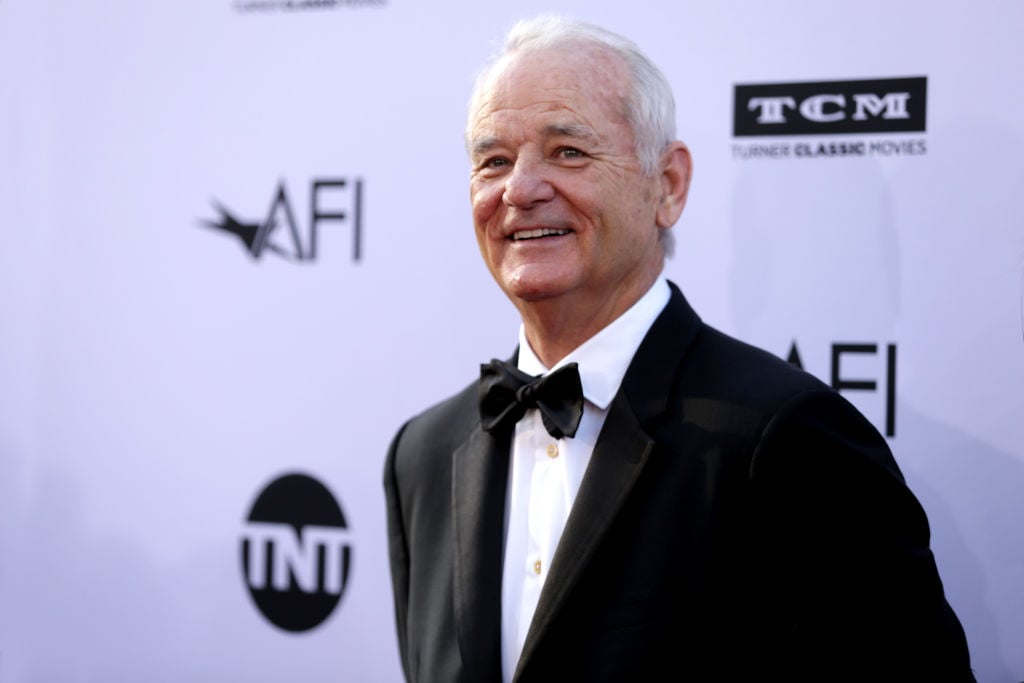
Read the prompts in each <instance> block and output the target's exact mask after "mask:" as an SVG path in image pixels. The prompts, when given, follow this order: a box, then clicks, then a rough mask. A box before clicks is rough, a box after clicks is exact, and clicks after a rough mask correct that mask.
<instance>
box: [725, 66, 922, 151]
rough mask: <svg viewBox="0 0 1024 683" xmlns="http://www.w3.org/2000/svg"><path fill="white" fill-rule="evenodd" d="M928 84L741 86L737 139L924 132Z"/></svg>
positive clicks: (895, 80) (736, 107)
mask: <svg viewBox="0 0 1024 683" xmlns="http://www.w3.org/2000/svg"><path fill="white" fill-rule="evenodd" d="M926 91H927V79H926V78H924V77H919V78H890V79H883V80H872V81H828V82H819V83H774V84H760V85H737V86H736V89H735V102H734V116H735V118H734V131H733V132H734V134H735V135H736V136H744V135H817V134H833V133H892V132H906V131H924V129H925V104H926V103H925V95H926Z"/></svg>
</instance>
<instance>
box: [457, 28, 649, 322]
mask: <svg viewBox="0 0 1024 683" xmlns="http://www.w3.org/2000/svg"><path fill="white" fill-rule="evenodd" d="M628 88H629V85H628V80H627V74H626V70H625V67H624V66H623V65H622V64H621V62H620V61H619V59H618V58H617V57H616V56H614V55H613V54H611V53H609V52H607V51H604V50H600V49H597V48H593V47H584V48H578V49H574V50H566V49H551V50H544V51H540V52H532V53H527V54H523V55H517V56H513V57H512V58H511V59H510V60H509V61H507V62H506V63H504V64H503V65H500V66H499V67H498V68H497V70H496V71H495V73H494V74H493V75H492V76H491V78H490V80H489V82H488V83H487V84H486V85H485V86H484V88H483V90H482V91H481V95H480V97H479V99H478V100H477V102H476V103H475V108H474V110H473V111H472V113H471V118H470V122H469V143H470V158H471V163H472V174H471V182H470V196H471V199H472V203H473V222H474V225H475V228H476V237H477V241H478V242H479V245H480V251H481V253H482V254H483V257H484V261H485V262H486V263H487V267H488V269H489V270H490V271H491V274H492V275H493V276H494V278H495V280H497V282H498V284H499V285H500V286H501V288H502V289H503V290H504V291H505V293H506V295H508V296H509V298H510V299H511V300H512V302H513V303H514V304H516V305H517V306H519V307H521V306H523V305H524V304H525V303H528V302H537V301H541V300H549V299H551V298H552V297H563V299H562V301H564V302H565V303H567V304H570V305H573V306H582V307H584V309H586V307H589V308H590V310H598V309H599V308H601V307H607V306H609V305H614V302H616V301H625V300H627V299H633V300H635V299H636V298H638V297H639V296H640V295H642V294H643V292H644V291H645V289H646V288H647V286H649V285H650V283H651V282H652V281H653V279H654V277H655V276H656V275H657V273H658V272H660V269H661V266H662V262H663V255H662V251H661V246H660V244H659V242H658V226H657V225H656V213H657V205H658V202H659V197H660V181H659V179H658V174H654V175H650V176H648V175H645V174H644V173H643V172H642V170H641V166H640V162H639V160H638V158H637V156H636V150H635V145H634V137H633V131H632V128H631V126H630V125H629V124H628V123H627V121H626V118H625V102H626V99H627V94H628ZM666 227H667V226H666ZM629 303H632V302H631V301H630V302H629Z"/></svg>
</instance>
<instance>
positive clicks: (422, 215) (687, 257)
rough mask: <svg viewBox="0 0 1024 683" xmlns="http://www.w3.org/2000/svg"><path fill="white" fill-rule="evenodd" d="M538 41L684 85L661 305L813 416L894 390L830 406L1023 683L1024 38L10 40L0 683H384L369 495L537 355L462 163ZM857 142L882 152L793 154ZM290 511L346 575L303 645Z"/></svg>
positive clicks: (1, 105) (150, 22)
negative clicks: (306, 485) (272, 590)
mask: <svg viewBox="0 0 1024 683" xmlns="http://www.w3.org/2000/svg"><path fill="white" fill-rule="evenodd" d="M542 10H557V11H562V12H565V13H568V14H571V15H573V16H577V17H580V18H584V19H588V20H592V21H596V22H598V23H601V24H603V25H605V26H607V27H609V28H612V29H613V30H617V31H619V32H622V33H624V34H625V35H628V36H630V37H632V38H633V39H635V40H636V41H637V42H638V43H639V44H640V45H641V46H642V47H643V48H644V49H645V50H647V52H648V53H649V54H650V55H651V57H652V58H653V59H654V60H655V61H656V62H657V63H658V64H660V65H661V66H662V68H663V69H664V70H665V72H666V73H667V75H668V76H669V78H670V80H671V81H672V83H673V86H674V88H675V92H676V96H677V100H678V105H679V116H678V118H679V127H680V136H681V137H682V138H683V139H684V140H686V141H687V142H688V144H689V145H690V147H691V149H692V151H693V154H694V158H695V164H696V175H695V180H694V185H693V187H692V190H691V198H690V203H689V206H688V208H687V210H686V212H685V213H684V216H683V218H682V220H681V221H680V223H679V224H678V225H677V226H676V232H677V250H676V257H675V258H674V259H673V260H672V261H671V262H670V263H669V265H668V274H669V276H670V277H671V278H672V279H673V280H675V281H676V282H677V283H679V284H680V285H681V286H682V288H683V290H684V291H685V292H686V294H687V296H688V298H689V299H690V301H691V303H693V304H694V305H695V307H696V308H697V310H698V311H699V312H700V313H701V314H702V316H703V317H704V318H705V319H706V320H707V321H709V322H711V323H712V324H714V325H716V326H718V327H720V328H722V329H723V330H725V331H727V332H730V333H732V334H735V335H737V336H739V337H741V338H743V339H746V340H748V341H752V342H754V343H756V344H758V345H761V346H763V347H765V348H767V349H769V350H771V351H773V352H775V353H777V354H779V355H781V356H784V357H785V356H787V355H788V354H789V353H790V350H791V349H792V348H793V347H794V344H795V347H796V349H797V352H798V354H799V356H800V359H801V360H802V363H803V365H804V367H805V368H807V369H808V370H810V371H812V372H814V373H815V374H817V375H819V376H821V377H822V378H823V379H825V380H826V381H830V378H831V373H832V371H833V370H832V365H833V362H832V357H833V351H834V349H835V348H836V347H837V346H839V347H841V346H842V345H848V344H858V345H866V346H864V347H863V348H862V352H857V353H850V352H846V353H840V355H839V375H840V377H841V379H843V380H844V381H846V380H861V381H866V382H869V383H871V382H873V383H874V385H875V389H874V390H851V391H847V392H845V393H846V394H847V395H848V396H849V397H850V398H851V399H852V400H854V401H855V402H856V403H857V404H858V405H859V406H860V407H861V408H862V410H863V411H864V412H865V414H866V415H868V417H869V418H871V419H872V421H874V422H875V424H876V425H878V426H879V428H880V429H885V426H886V421H887V418H888V417H889V416H890V415H892V418H891V419H892V421H893V423H894V431H895V434H894V435H893V436H892V437H891V438H890V443H891V445H892V447H893V450H894V452H895V454H896V457H897V460H898V461H899V463H900V465H901V467H902V468H903V470H904V472H905V474H906V475H907V478H908V480H909V482H910V484H911V486H912V488H913V489H914V490H915V492H916V493H917V494H918V496H919V497H920V499H921V500H922V502H923V503H924V505H925V507H926V509H927V511H928V513H929V516H930V519H931V522H932V527H933V546H934V549H935V551H936V555H937V557H938V562H939V568H940V572H941V574H942V576H943V579H944V582H945V585H946V589H947V594H948V597H949V600H950V602H951V604H952V605H953V607H954V608H955V609H956V611H957V612H958V614H959V616H960V618H961V620H962V622H963V624H964V627H965V630H966V632H967V636H968V640H969V642H970V646H971V650H972V658H973V661H974V666H975V669H976V671H977V674H978V678H979V680H980V681H993V682H1004V681H1005V682H1016V681H1021V680H1024V543H1022V541H1024V533H1022V532H1024V521H1022V520H1024V497H1022V496H1021V495H1020V491H1021V490H1024V420H1022V419H1021V413H1022V408H1024V382H1022V378H1024V325H1022V318H1024V307H1022V299H1024V287H1022V283H1024V280H1022V274H1024V229H1022V228H1024V225H1022V222H1021V219H1020V217H1019V211H1016V210H1014V209H1016V208H1017V207H1016V205H1017V204H1018V203H1019V196H1020V192H1021V187H1024V162H1022V158H1024V143H1022V137H1024V124H1022V123H1021V120H1020V116H1019V113H1020V112H1021V111H1024V95H1022V91H1021V89H1020V88H1019V83H1020V76H1019V68H1020V66H1021V64H1024V42H1022V41H1021V40H1020V35H1021V31H1022V29H1024V3H1021V2H1019V0H1007V1H1003V2H999V1H995V0H986V1H985V2H980V3H974V4H972V5H971V6H970V7H967V6H966V5H962V4H960V3H940V4H939V5H936V3H934V2H904V3H897V4H894V3H891V2H882V1H880V0H864V1H862V2H859V3H857V4H856V5H849V6H838V5H835V4H830V3H820V2H810V1H809V0H802V1H799V2H782V0H773V1H772V2H766V3H740V2H735V1H729V2H719V3H694V2H679V3H674V4H671V5H668V4H666V3H661V2H642V1H636V2H631V3H628V4H626V5H624V4H622V3H617V2H610V1H607V0H606V1H602V2H584V1H583V0H578V1H569V0H565V1H558V0H549V1H548V2H543V3H541V2H534V1H532V0H524V1H523V2H519V3H515V7H514V8H511V7H510V8H505V7H502V6H500V5H494V6H490V5H487V4H481V3H479V2H469V1H468V0H445V1H442V2H435V3H424V2H412V1H410V0H386V1H380V0H378V1H371V0H363V1H361V2H347V3H346V2H341V1H340V0H339V1H334V0H319V1H318V2H317V3H310V2H303V1H302V0H293V1H292V2H288V1H287V0H191V1H187V2H183V1H177V2H146V3H140V2H130V1H128V0H108V1H107V2H104V3H87V2H73V1H70V0H65V1H63V2H53V3H36V2H28V0H0V209H2V210H0V236H2V238H3V242H2V244H3V246H2V248H0V681H4V683H7V682H10V683H20V682H22V681H139V680H145V681H222V680H252V681H281V680H302V681H335V680H358V681H393V680H398V679H399V678H400V672H399V667H398V663H397V650H396V645H395V641H394V636H393V627H392V620H391V619H392V617H391V598H390V589H389V577H388V572H387V559H386V551H385V530H384V506H383V494H382V489H381V485H380V478H381V466H382V463H383V458H384V453H385V450H386V448H387V445H388V442H389V440H390V438H391V436H392V435H393V433H394V431H395V430H396V429H397V427H398V426H399V425H400V424H401V423H402V421H404V420H405V419H406V418H407V417H409V416H410V415H412V414H413V413H415V412H417V411H419V410H420V409H422V408H424V407H426V406H427V405H428V404H430V403H433V402H434V401H436V400H438V399H440V398H441V397H443V396H445V395H447V394H449V393H451V392H452V391H454V390H456V389H458V388H460V387H461V386H463V385H464V384H465V383H466V382H467V381H469V380H470V379H471V378H472V377H473V375H474V374H475V372H476V369H477V367H478V364H479V363H480V362H481V361H486V360H488V359H490V358H491V357H493V356H502V355H504V354H507V353H508V352H509V351H510V350H511V349H512V347H513V345H514V343H515V334H516V325H517V321H516V318H515V315H514V310H513V309H512V307H511V306H510V305H509V304H508V303H507V302H506V301H505V300H504V299H503V297H502V296H501V294H500V292H499V291H498V289H497V288H496V287H495V286H494V285H493V283H492V282H491V281H490V279H489V276H488V275H487V273H486V271H485V269H484V268H483V266H482V265H481V263H480V259H479V255H478V254H477V253H476V247H475V242H474V239H473V237H472V228H471V223H470V216H469V208H468V199H467V197H468V189H467V180H468V167H467V163H466V161H465V156H464V153H463V151H462V146H461V131H462V125H463V122H464V113H465V112H464V110H465V103H466V101H467V98H468V96H469V89H470V86H471V83H472V78H473V75H474V74H475V71H476V69H477V68H478V67H479V65H480V64H481V63H482V62H483V60H484V58H485V57H486V56H487V55H488V54H490V53H491V52H492V50H493V47H494V45H495V41H497V40H498V39H499V38H500V37H501V35H502V34H503V32H504V30H505V29H506V28H507V27H508V26H509V25H510V23H511V22H512V21H513V20H514V19H516V18H519V17H521V16H526V15H530V14H533V13H536V12H538V11H542ZM906 76H924V77H926V78H927V84H928V95H927V130H926V131H925V132H920V133H887V134H874V135H872V134H860V135H822V136H818V137H802V136H796V137H783V138H766V137H762V138H757V137H739V138H738V137H734V136H733V128H732V124H733V120H732V116H733V109H732V108H733V88H734V85H736V84H759V83H789V82H799V81H844V80H857V79H876V78H894V77H906ZM844 141H845V142H850V141H861V142H863V143H864V144H865V148H866V149H869V150H870V149H871V145H872V144H874V145H875V151H873V152H871V151H869V152H866V153H865V154H863V155H857V156H846V157H820V156H819V157H814V158H806V157H797V156H795V154H793V153H792V151H793V150H794V149H795V146H796V145H798V144H803V143H808V144H813V145H817V144H819V143H821V142H825V143H829V142H844ZM886 141H889V142H890V143H892V144H889V145H888V146H885V145H882V144H881V143H885V142H886ZM769 144H782V145H789V149H790V151H791V154H790V155H789V156H788V157H786V158H755V155H754V154H753V153H751V150H752V149H754V148H756V147H757V146H759V145H762V146H763V145H769ZM901 144H903V145H904V147H903V148H900V145H901ZM883 147H884V148H885V149H887V150H889V152H890V153H883V152H882V148H883ZM894 148H900V149H903V151H902V152H901V153H892V149H894ZM907 150H911V151H914V152H916V153H913V154H907V153H906V151H907ZM323 180H334V181H338V180H344V181H345V182H346V185H345V186H344V187H340V186H337V185H330V186H324V187H321V188H320V190H319V191H318V194H316V195H314V189H313V187H314V183H316V182H318V181H323ZM357 187H358V191H357ZM282 189H283V192H284V194H283V195H281V194H279V193H280V192H281V191H282ZM314 196H316V197H317V200H316V210H317V211H318V212H319V213H321V214H324V213H331V214H337V213H344V214H345V218H318V219H316V220H314V219H313V218H312V214H313V212H314V206H313V197H314ZM275 200H276V201H275ZM218 207H219V208H218ZM222 209H223V210H224V211H225V212H226V214H227V215H230V217H231V218H233V219H234V220H235V221H236V223H237V224H238V226H236V229H237V230H238V231H240V232H241V233H244V236H245V237H247V238H248V239H249V241H250V242H251V243H252V245H253V249H252V250H250V249H247V246H246V243H245V240H244V239H243V238H242V237H241V236H239V235H236V234H232V233H230V232H228V231H227V230H224V229H219V228H217V227H211V226H210V225H209V223H220V224H221V226H222V227H229V226H228V218H227V217H226V214H222V213H221V210H222ZM268 217H269V218H270V219H272V220H268ZM261 226H262V228H261ZM357 227H358V231H357ZM270 228H272V229H270ZM293 229H294V232H293ZM246 231H248V232H247V233H246ZM314 232H315V233H316V238H315V239H316V253H315V257H314V258H310V256H311V251H312V246H311V241H312V239H313V237H312V234H313V233H314ZM357 232H358V236H359V238H360V241H359V251H358V259H357V258H356V253H355V242H354V240H355V238H356V234H357ZM872 346H873V347H874V348H875V351H874V352H868V351H866V350H864V349H870V348H871V347H872ZM890 347H891V348H893V349H894V351H893V352H892V353H893V357H894V360H895V364H894V365H893V363H892V362H891V360H890V355H889V351H888V349H889V348H890ZM890 366H893V367H892V368H891V369H890ZM890 375H893V376H894V377H895V384H894V385H893V386H892V389H891V390H890V388H889V384H888V381H887V378H888V377H889V376H890ZM887 396H888V397H890V398H889V399H888V400H887ZM290 472H302V473H306V474H308V475H310V476H312V477H314V478H315V479H317V480H318V481H320V482H321V483H322V484H323V485H324V486H325V487H326V488H327V489H328V490H329V491H330V492H331V493H332V494H333V496H334V497H335V499H336V500H337V502H338V504H339V505H340V507H341V508H342V509H343V511H344V516H345V519H346V521H347V532H346V533H347V538H348V542H349V548H350V552H351V557H352V564H351V568H350V571H349V574H348V577H347V578H348V580H347V583H346V585H345V589H344V593H343V594H342V597H341V600H340V604H339V605H338V607H337V608H336V609H335V610H334V611H333V613H332V614H331V615H330V616H329V617H328V618H327V620H326V621H324V622H323V623H322V624H321V625H319V626H317V627H316V628H313V629H311V630H308V631H303V632H298V633H293V632H287V631H284V630H281V629H280V628H278V627H277V626H275V625H273V623H271V621H270V620H269V619H268V618H265V617H264V616H263V615H262V614H261V612H260V611H259V610H258V609H257V606H256V604H255V602H254V600H253V599H252V598H251V597H250V593H249V588H248V586H247V583H246V578H245V576H244V575H243V571H242V564H241V547H242V546H241V543H242V541H243V540H244V539H245V538H247V534H248V533H249V532H250V531H251V529H252V528H253V527H251V526H249V522H248V521H247V520H248V516H249V513H250V510H251V509H252V507H253V505H254V502H255V501H256V499H257V497H258V496H259V494H260V492H261V491H262V490H263V489H264V487H266V486H267V485H268V484H269V483H270V482H271V481H272V480H274V479H276V478H278V477H280V476H282V475H284V474H287V473H290ZM247 530H248V531H247Z"/></svg>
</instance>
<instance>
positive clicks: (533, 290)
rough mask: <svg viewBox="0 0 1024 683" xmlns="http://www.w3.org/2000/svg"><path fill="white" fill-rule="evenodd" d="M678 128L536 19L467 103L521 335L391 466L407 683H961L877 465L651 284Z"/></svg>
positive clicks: (654, 89)
mask: <svg viewBox="0 0 1024 683" xmlns="http://www.w3.org/2000/svg"><path fill="white" fill-rule="evenodd" d="M674 117H675V112H674V105H673V101H672V94H671V91H670V89H669V86H668V84H667V81H666V80H665V78H664V76H663V75H662V74H661V73H660V72H659V71H658V69H657V68H656V67H655V66H654V65H653V64H651V63H650V62H649V61H648V60H647V59H646V57H644V56H643V55H642V54H641V53H640V52H639V51H638V49H637V48H636V47H635V46H634V45H633V44H632V43H630V42H629V41H627V40H625V39H623V38H621V37H619V36H616V35H614V34H611V33H608V32H607V31H604V30H602V29H599V28H597V27H594V26H590V25H586V24H580V23H574V22H569V21H565V20H561V19H557V18H552V17H541V18H539V19H535V20H532V21H527V22H523V23H520V24H519V25H517V26H516V27H515V28H514V29H513V30H512V32H511V33H510V35H509V37H508V39H507V42H506V46H505V51H504V53H503V54H502V55H501V56H500V57H499V58H498V59H497V61H496V62H495V63H493V64H492V65H491V66H490V67H489V68H488V69H487V70H486V71H485V72H484V73H483V75H482V76H481V77H480V79H479V81H478V83H477V86H476V90H475V93H474V96H473V98H472V101H471V105H470V112H469V122H468V126H467V145H468V149H469V154H470V159H471V164H472V178H471V193H470V194H471V198H472V206H473V222H474V225H475V229H476V238H477V241H478V243H479V246H480V251H481V253H482V255H483V258H484V261H485V262H486V264H487V267H488V268H489V270H490V272H491V274H492V275H493V276H494V279H495V280H496V281H497V283H498V286H499V287H501V289H502V291H503V292H504V293H505V295H506V296H507V297H508V298H509V299H510V300H511V301H512V303H513V304H515V306H516V308H517V309H518V311H519V313H520V314H521V316H522V327H521V329H520V341H519V348H518V350H517V352H516V353H515V355H514V356H513V358H512V361H511V362H510V363H502V362H500V361H493V362H491V363H489V364H487V365H484V366H482V373H481V378H480V380H479V381H477V382H474V383H473V384H471V385H470V386H468V387H467V388H466V389H465V390H464V391H462V392H461V393H460V394H458V395H456V396H454V397H452V398H450V399H448V400H446V401H444V402H442V403H440V404H438V405H437V406H434V407H433V408H430V409H429V410H427V411H426V412H424V413H422V414H421V415H419V416H417V417H415V418H413V419H412V420H410V421H409V422H408V423H407V424H406V425H405V426H404V427H403V428H402V429H401V431H400V432H399V433H398V435H397V436H396V437H395V440H394V442H393V444H392V447H391V450H390V452H389V455H388V459H387V465H386V470H385V490H386V494H387V501H388V528H389V539H390V554H391V570H392V577H393V583H394V595H395V610H396V616H397V628H398V637H399V646H400V651H401V656H402V663H403V666H404V670H405V674H406V677H407V678H408V679H409V680H412V681H497V680H505V681H509V680H515V681H563V680H584V681H602V680H609V681H612V680H614V681H649V680H664V679H679V680H693V681H708V680H723V681H741V680H743V681H746V680H785V681H793V680H815V681H822V680H863V681H879V680H901V681H909V680H971V679H972V676H971V672H970V667H969V661H968V654H967V647H966V643H965V639H964V634H963V631H962V629H961V627H960V624H959V622H958V621H957V618H956V616H955V615H954V614H953V612H952V610H951V609H950V608H949V606H948V605H947V603H946V601H945V598H944V596H943V591H942V584H941V582H940V581H939V577H938V573H937V570H936V568H935V564H934V561H933V558H932V555H931V553H930V551H929V548H928V525H927V521H926V519H925V515H924V513H923V511H922V510H921V508H920V506H919V505H918V503H917V501H916V500H915V499H914V497H913V495H912V494H911V493H910V491H909V490H908V489H907V488H906V486H905V485H904V482H903V479H902V477H901V475H900V472H899V470H898V469H897V467H896V464H895V462H894V461H893V459H892V456H891V454H890V452H889V450H888V448H887V446H886V443H885V440H884V439H883V438H881V437H880V436H879V434H878V433H877V432H876V430H875V429H874V428H872V427H871V426H870V425H869V424H868V423H867V422H866V421H865V420H864V418H863V417H861V416H860V415H859V414H858V413H857V411H856V410H855V409H854V408H852V407H851V406H850V405H849V404H848V403H847V402H845V401H844V400H843V399H842V398H840V397H839V396H838V395H837V394H836V393H834V392H833V391H832V390H830V389H829V388H827V387H826V386H824V385H823V384H821V383H820V382H818V381H817V380H815V379H813V378H812V377H810V376H809V375H806V374H804V373H803V372H801V371H799V370H797V369H795V368H793V367H792V366H790V365H787V364H785V363H783V362H782V361H780V360H778V359H776V358H774V357H773V356H770V355H769V354H767V353H764V352H762V351H759V350H757V349H754V348H752V347H749V346H747V345H744V344H742V343H740V342H738V341H736V340H734V339H730V338H729V337H726V336H725V335H723V334H721V333H719V332H717V331H715V330H714V329H711V328H710V327H708V326H706V325H704V324H703V323H701V321H700V319H699V318H698V317H697V315H696V314H695V313H694V312H693V310H692V309H691V308H690V307H689V305H688V304H687V303H686V300H685V299H684V298H683V295H682V294H681V293H680V292H679V290H678V289H676V288H675V286H674V285H671V284H670V283H668V282H667V281H666V280H665V279H664V278H663V276H662V274H661V273H662V266H663V262H664V258H665V252H666V249H667V245H669V244H670V242H669V240H668V235H669V233H668V230H669V228H671V226H672V225H673V224H674V223H675V222H676V220H677V219H678V218H679V216H680V214H681V212H682V210H683V206H684V204H685V202H686V195H687V189H688V185H689V180H690V172H691V162H690V154H689V151H688V150H687V148H686V146H685V145H683V144H682V143H681V142H678V141H676V140H675V131H674V127H675V125H674Z"/></svg>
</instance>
